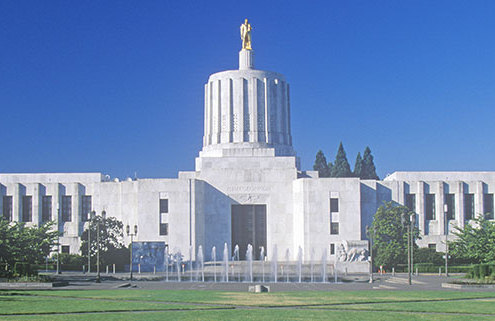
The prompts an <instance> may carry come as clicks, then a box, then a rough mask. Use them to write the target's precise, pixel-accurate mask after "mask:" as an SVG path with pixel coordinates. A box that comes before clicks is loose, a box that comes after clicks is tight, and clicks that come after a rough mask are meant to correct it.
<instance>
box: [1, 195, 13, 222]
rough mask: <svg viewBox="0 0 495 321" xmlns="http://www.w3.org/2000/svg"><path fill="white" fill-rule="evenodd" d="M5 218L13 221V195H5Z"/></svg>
mask: <svg viewBox="0 0 495 321" xmlns="http://www.w3.org/2000/svg"><path fill="white" fill-rule="evenodd" d="M2 217H3V219H4V220H7V221H12V196H4V197H3V215H2Z"/></svg>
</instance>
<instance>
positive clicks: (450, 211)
mask: <svg viewBox="0 0 495 321" xmlns="http://www.w3.org/2000/svg"><path fill="white" fill-rule="evenodd" d="M445 204H446V205H447V219H448V220H454V219H455V195H454V194H445Z"/></svg>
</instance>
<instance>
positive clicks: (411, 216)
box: [401, 213, 414, 285]
mask: <svg viewBox="0 0 495 321" xmlns="http://www.w3.org/2000/svg"><path fill="white" fill-rule="evenodd" d="M401 220H402V225H405V226H406V229H407V283H408V284H409V285H411V284H412V280H411V269H412V268H411V262H412V257H411V252H412V250H411V246H412V242H413V237H412V231H413V224H414V214H409V215H408V214H406V213H403V214H402V217H401ZM407 220H409V221H407Z"/></svg>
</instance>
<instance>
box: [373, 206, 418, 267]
mask: <svg viewBox="0 0 495 321" xmlns="http://www.w3.org/2000/svg"><path fill="white" fill-rule="evenodd" d="M411 214H412V212H411V211H410V210H409V209H408V208H407V207H405V206H401V205H396V204H394V203H393V202H386V203H384V204H383V205H382V206H380V207H379V208H378V210H377V211H376V214H375V216H374V218H373V224H372V228H373V231H374V237H373V254H374V258H373V260H374V264H375V265H376V266H379V265H383V266H385V267H387V268H390V267H396V266H397V264H404V263H407V238H408V233H407V225H408V224H410V223H409V217H410V215H411ZM412 232H413V235H414V238H415V239H417V238H418V236H419V231H418V229H417V228H414V229H413V231H412ZM414 246H415V245H414ZM415 247H416V246H415Z"/></svg>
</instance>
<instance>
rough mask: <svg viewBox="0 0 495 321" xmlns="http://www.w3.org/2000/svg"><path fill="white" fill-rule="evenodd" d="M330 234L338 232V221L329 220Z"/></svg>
mask: <svg viewBox="0 0 495 321" xmlns="http://www.w3.org/2000/svg"><path fill="white" fill-rule="evenodd" d="M330 234H339V223H338V222H331V223H330Z"/></svg>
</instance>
